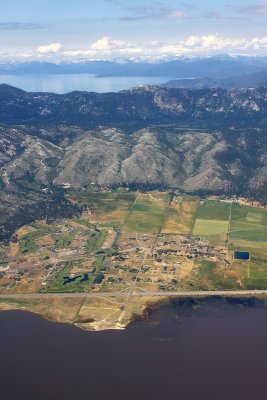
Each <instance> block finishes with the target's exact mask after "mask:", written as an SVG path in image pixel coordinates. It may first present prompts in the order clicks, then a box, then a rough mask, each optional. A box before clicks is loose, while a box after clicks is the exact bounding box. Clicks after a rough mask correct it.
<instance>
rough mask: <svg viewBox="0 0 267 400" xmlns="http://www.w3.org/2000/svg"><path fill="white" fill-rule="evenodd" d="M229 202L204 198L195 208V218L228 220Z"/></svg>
mask: <svg viewBox="0 0 267 400" xmlns="http://www.w3.org/2000/svg"><path fill="white" fill-rule="evenodd" d="M230 208H231V204H230V203H224V202H221V201H214V200H204V201H201V203H200V206H199V208H198V210H197V214H196V218H197V219H208V220H219V221H228V220H229V217H230Z"/></svg>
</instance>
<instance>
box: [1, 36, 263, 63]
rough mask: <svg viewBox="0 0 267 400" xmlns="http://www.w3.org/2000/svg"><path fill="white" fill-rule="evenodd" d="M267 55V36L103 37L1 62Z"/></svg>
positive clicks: (46, 47) (42, 48) (48, 47)
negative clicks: (136, 39)
mask: <svg viewBox="0 0 267 400" xmlns="http://www.w3.org/2000/svg"><path fill="white" fill-rule="evenodd" d="M266 52H267V36H264V37H252V38H250V39H247V38H229V37H228V38H227V37H222V36H220V35H218V34H210V35H199V36H197V35H191V36H188V37H186V38H184V39H180V40H176V41H169V42H160V41H146V42H129V41H124V40H120V39H114V38H111V37H109V36H103V37H101V38H99V39H97V40H96V41H95V42H93V43H91V45H89V46H88V48H87V49H68V48H67V46H65V45H64V47H63V45H62V44H61V43H57V42H55V43H50V44H47V45H41V46H39V47H38V48H37V49H35V50H30V51H28V52H24V53H23V54H19V53H15V54H8V55H7V54H3V53H2V54H0V59H2V60H3V59H8V58H9V59H12V58H13V59H16V60H18V59H21V60H24V59H27V60H34V59H35V60H47V61H58V62H59V61H72V60H73V61H77V60H92V59H94V60H95V59H98V60H101V59H102V60H107V59H109V60H111V59H143V60H148V61H149V60H157V59H158V60H160V59H168V58H169V59H171V58H176V57H181V56H200V55H203V56H208V55H214V54H218V53H228V54H245V55H264V54H266Z"/></svg>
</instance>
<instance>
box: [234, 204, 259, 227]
mask: <svg viewBox="0 0 267 400" xmlns="http://www.w3.org/2000/svg"><path fill="white" fill-rule="evenodd" d="M231 220H232V223H234V222H239V223H243V224H248V225H249V226H250V225H257V226H267V210H265V209H263V208H256V207H249V206H243V205H240V204H238V203H234V204H233V206H232V218H231ZM231 230H232V226H231Z"/></svg>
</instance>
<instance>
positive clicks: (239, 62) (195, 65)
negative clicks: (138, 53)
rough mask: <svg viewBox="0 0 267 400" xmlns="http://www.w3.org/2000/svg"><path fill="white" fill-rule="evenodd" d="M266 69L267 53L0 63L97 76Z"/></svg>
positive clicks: (6, 68)
mask: <svg viewBox="0 0 267 400" xmlns="http://www.w3.org/2000/svg"><path fill="white" fill-rule="evenodd" d="M266 71H267V57H261V58H256V57H255V58H253V57H229V56H217V57H209V58H185V59H178V60H172V61H168V62H159V63H144V62H140V63H138V62H132V61H128V62H124V63H116V62H111V61H89V62H70V63H60V64H53V63H48V62H37V61H33V62H24V63H7V64H0V74H16V75H23V74H84V73H88V74H95V75H97V76H98V77H107V76H109V77H115V76H116V77H118V76H147V77H156V76H157V77H162V76H164V77H173V78H207V77H208V78H209V79H216V80H219V79H227V78H232V77H236V76H243V75H247V74H250V75H252V74H256V73H263V72H266Z"/></svg>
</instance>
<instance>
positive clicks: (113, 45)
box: [91, 36, 126, 51]
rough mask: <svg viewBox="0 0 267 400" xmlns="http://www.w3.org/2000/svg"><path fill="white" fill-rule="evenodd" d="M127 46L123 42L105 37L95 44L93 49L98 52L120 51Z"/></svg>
mask: <svg viewBox="0 0 267 400" xmlns="http://www.w3.org/2000/svg"><path fill="white" fill-rule="evenodd" d="M125 44H126V43H125V42H123V41H122V40H113V39H111V38H110V37H108V36H104V37H102V38H101V39H98V40H97V41H96V42H95V43H93V44H92V46H91V49H92V50H97V51H103V50H112V49H119V48H123V46H125Z"/></svg>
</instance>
